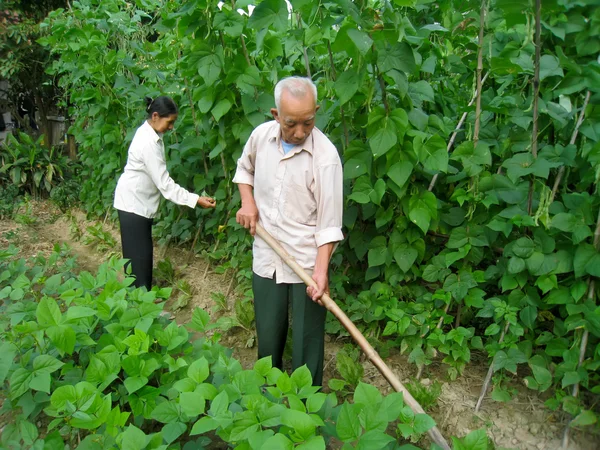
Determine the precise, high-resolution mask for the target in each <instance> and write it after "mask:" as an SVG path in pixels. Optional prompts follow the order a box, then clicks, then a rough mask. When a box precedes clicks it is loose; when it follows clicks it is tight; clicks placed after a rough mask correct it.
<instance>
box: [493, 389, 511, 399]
mask: <svg viewBox="0 0 600 450" xmlns="http://www.w3.org/2000/svg"><path fill="white" fill-rule="evenodd" d="M511 399H512V397H511V396H510V392H508V391H507V390H505V389H502V388H501V387H499V386H494V390H492V400H494V401H495V402H501V403H507V402H510V401H511Z"/></svg>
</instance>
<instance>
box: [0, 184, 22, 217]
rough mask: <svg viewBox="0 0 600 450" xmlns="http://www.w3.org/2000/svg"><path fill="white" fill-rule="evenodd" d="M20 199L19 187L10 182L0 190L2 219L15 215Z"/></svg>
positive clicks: (0, 213) (0, 214)
mask: <svg viewBox="0 0 600 450" xmlns="http://www.w3.org/2000/svg"><path fill="white" fill-rule="evenodd" d="M19 201H20V195H19V188H18V187H17V186H15V185H14V184H8V185H6V186H3V187H2V190H0V219H9V218H11V217H13V214H14V212H15V210H16V209H17V207H18V205H19Z"/></svg>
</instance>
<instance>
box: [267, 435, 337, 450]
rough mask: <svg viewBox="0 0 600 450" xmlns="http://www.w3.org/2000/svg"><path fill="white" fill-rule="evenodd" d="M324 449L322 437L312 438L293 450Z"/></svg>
mask: <svg viewBox="0 0 600 450" xmlns="http://www.w3.org/2000/svg"><path fill="white" fill-rule="evenodd" d="M261 448H262V447H261ZM325 448H326V447H325V439H323V436H313V437H311V438H310V439H308V440H307V441H306V442H303V443H302V444H300V445H298V446H296V447H294V449H295V450H325Z"/></svg>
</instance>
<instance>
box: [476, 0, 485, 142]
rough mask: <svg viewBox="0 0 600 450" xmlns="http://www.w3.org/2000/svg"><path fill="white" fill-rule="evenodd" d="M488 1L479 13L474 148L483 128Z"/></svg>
mask: <svg viewBox="0 0 600 450" xmlns="http://www.w3.org/2000/svg"><path fill="white" fill-rule="evenodd" d="M485 8H486V0H481V11H480V13H479V39H478V42H477V100H476V103H475V130H474V131H473V146H477V142H478V141H479V128H480V127H481V85H482V80H481V73H482V71H483V28H484V26H485Z"/></svg>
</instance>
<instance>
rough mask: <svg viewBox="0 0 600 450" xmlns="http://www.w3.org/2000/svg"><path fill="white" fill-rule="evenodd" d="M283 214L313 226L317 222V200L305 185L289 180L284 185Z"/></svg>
mask: <svg viewBox="0 0 600 450" xmlns="http://www.w3.org/2000/svg"><path fill="white" fill-rule="evenodd" d="M284 192H285V201H284V206H283V212H284V215H285V216H286V217H287V218H289V219H291V220H293V221H295V222H298V223H301V224H304V225H310V226H315V225H316V224H317V202H316V201H315V198H314V196H313V194H312V192H311V191H310V190H309V189H308V188H306V186H300V185H299V184H297V183H294V182H290V183H287V185H286V186H285V187H284Z"/></svg>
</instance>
